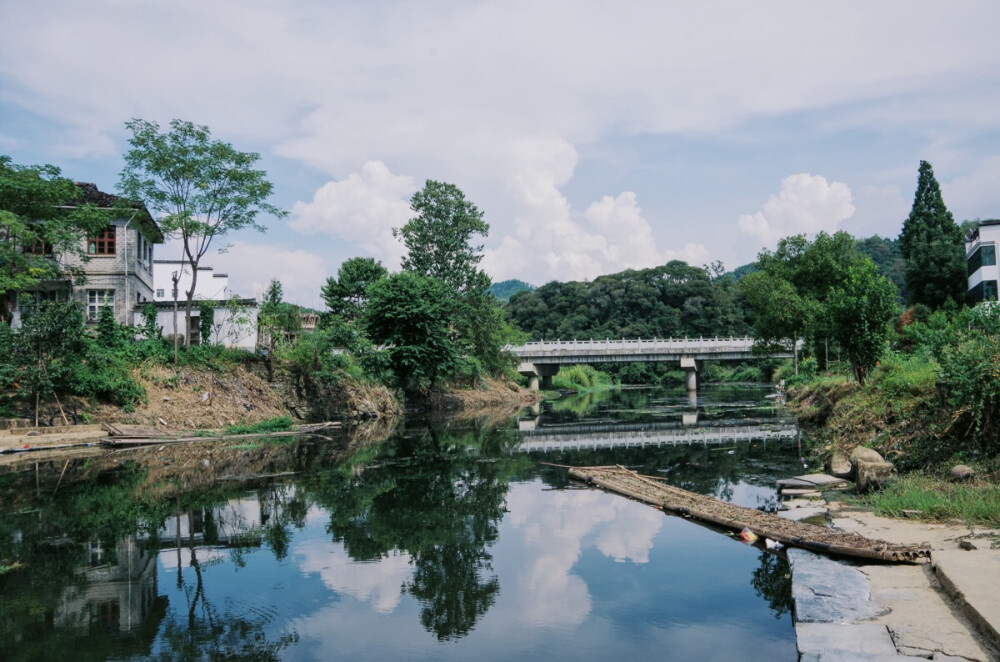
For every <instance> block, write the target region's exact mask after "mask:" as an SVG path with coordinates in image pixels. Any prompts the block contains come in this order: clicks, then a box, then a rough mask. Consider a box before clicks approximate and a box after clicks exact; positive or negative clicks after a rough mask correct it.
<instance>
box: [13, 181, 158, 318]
mask: <svg viewBox="0 0 1000 662" xmlns="http://www.w3.org/2000/svg"><path fill="white" fill-rule="evenodd" d="M77 186H78V187H79V188H80V189H81V190H82V191H83V202H85V203H90V204H93V205H94V206H95V207H97V208H98V209H104V210H108V211H115V212H117V214H116V216H115V217H114V218H113V220H111V221H110V222H109V224H108V225H107V227H105V228H104V229H103V230H102V231H100V232H98V233H96V234H95V235H94V236H91V237H86V238H85V239H83V240H82V241H83V242H84V246H83V248H84V250H85V252H86V254H87V258H86V259H83V258H81V257H79V256H77V255H72V254H66V255H53V256H52V259H53V260H56V261H57V262H58V263H59V265H60V266H61V267H62V268H63V270H64V271H67V270H71V269H76V270H78V271H79V272H80V273H82V274H83V277H82V278H77V279H75V280H74V279H72V278H69V277H67V278H66V279H63V280H58V281H48V282H45V283H43V284H41V285H40V286H38V287H36V288H32V289H31V290H24V291H22V292H18V294H17V301H16V304H15V306H14V310H13V311H11V312H12V314H13V319H12V322H11V323H12V325H13V326H18V325H19V324H20V320H21V315H22V314H23V313H24V312H25V311H26V310H28V309H29V308H31V307H32V306H35V305H37V304H38V303H39V302H41V301H69V300H74V301H78V302H79V303H80V304H81V305H82V306H83V308H84V314H85V315H86V318H87V321H88V322H96V321H97V314H98V311H100V309H101V307H102V306H104V305H108V306H111V308H112V310H114V313H115V319H116V320H117V321H118V323H119V324H129V323H131V320H132V319H133V315H132V311H133V310H134V309H135V308H136V307H140V308H141V307H142V305H144V304H145V303H148V302H151V301H152V300H153V247H154V246H155V245H156V244H162V243H163V233H162V232H161V231H160V228H159V226H158V225H157V224H156V222H155V221H154V220H153V218H152V216H150V214H149V212H148V211H147V210H146V208H145V207H143V206H141V205H139V206H134V207H121V206H120V199H119V198H118V196H115V195H111V194H110V193H103V192H102V191H99V190H98V189H97V186H95V185H94V184H88V183H77Z"/></svg>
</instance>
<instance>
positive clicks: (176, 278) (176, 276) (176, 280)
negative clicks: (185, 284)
mask: <svg viewBox="0 0 1000 662" xmlns="http://www.w3.org/2000/svg"><path fill="white" fill-rule="evenodd" d="M183 268H184V265H183V264H182V265H181V269H183ZM170 280H172V281H173V282H174V333H173V336H174V365H177V290H178V289H179V288H180V285H178V283H179V282H180V280H181V276H180V273H179V272H177V271H175V272H174V273H173V274H171V276H170Z"/></svg>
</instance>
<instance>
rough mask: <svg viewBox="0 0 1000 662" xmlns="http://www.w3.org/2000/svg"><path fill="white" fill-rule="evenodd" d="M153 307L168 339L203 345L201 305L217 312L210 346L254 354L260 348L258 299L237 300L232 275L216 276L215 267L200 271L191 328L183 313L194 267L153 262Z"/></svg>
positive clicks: (139, 321)
mask: <svg viewBox="0 0 1000 662" xmlns="http://www.w3.org/2000/svg"><path fill="white" fill-rule="evenodd" d="M152 270H153V302H152V303H153V306H154V307H155V308H156V325H157V326H158V327H160V333H161V334H162V335H165V336H167V337H172V336H173V335H174V334H176V335H179V336H180V337H181V342H184V339H185V338H186V337H187V336H190V338H191V344H192V345H200V344H202V342H203V341H204V339H203V338H202V337H201V309H200V307H199V305H198V304H199V303H200V302H205V301H207V302H210V303H211V304H212V306H213V308H214V313H213V319H212V337H211V338H210V339H209V342H211V343H212V344H215V345H225V346H227V347H236V348H239V349H247V350H251V351H253V350H254V349H256V347H257V301H256V299H234V298H233V296H234V294H233V292H232V291H230V289H229V275H228V274H224V273H215V269H214V268H212V267H198V280H197V282H195V290H194V302H195V307H194V309H193V310H192V311H191V327H190V328H189V329H186V330H185V328H184V320H185V316H184V312H185V308H186V306H187V291H188V290H189V289H190V288H191V273H192V270H191V264H190V263H188V262H183V263H182V262H181V260H154V261H153V266H152ZM174 274H178V275H179V278H178V280H177V292H176V295H177V296H176V298H177V307H178V313H177V325H176V327H175V326H174V294H175V293H174V281H173V279H174ZM135 323H136V324H137V325H138V324H142V314H141V312H138V311H137V312H136V318H135Z"/></svg>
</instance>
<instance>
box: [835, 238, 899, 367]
mask: <svg viewBox="0 0 1000 662" xmlns="http://www.w3.org/2000/svg"><path fill="white" fill-rule="evenodd" d="M828 303H829V305H828V309H829V316H830V320H831V322H832V327H833V330H834V337H835V338H836V340H837V342H838V343H839V344H840V347H841V348H842V349H843V350H844V353H846V354H847V359H848V360H849V361H850V362H851V369H852V370H853V372H854V376H855V378H856V379H857V380H858V383H860V384H864V382H865V377H866V376H867V375H868V374H869V373H870V372H871V371H872V369H873V368H874V367H875V364H876V363H877V362H878V359H879V357H880V356H881V355H882V352H883V351H884V350H885V346H886V342H887V340H888V338H889V320H891V319H892V318H893V316H894V315H895V314H896V286H895V285H893V284H892V282H891V281H890V280H889V279H888V278H886V277H885V276H883V275H882V274H881V273H879V269H878V267H876V266H875V263H874V262H872V261H871V260H870V259H868V258H864V259H862V260H860V261H859V262H857V263H856V264H854V265H851V267H850V269H849V270H848V274H847V278H846V279H845V280H844V282H843V283H841V284H840V285H837V286H835V287H834V288H833V290H832V291H831V293H830V296H829V302H828Z"/></svg>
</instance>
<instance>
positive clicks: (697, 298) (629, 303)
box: [507, 260, 749, 340]
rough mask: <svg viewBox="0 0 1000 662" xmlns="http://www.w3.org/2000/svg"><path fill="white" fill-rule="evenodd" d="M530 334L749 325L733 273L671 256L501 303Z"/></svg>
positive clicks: (719, 332)
mask: <svg viewBox="0 0 1000 662" xmlns="http://www.w3.org/2000/svg"><path fill="white" fill-rule="evenodd" d="M507 311H508V314H509V316H510V318H511V320H512V321H513V322H514V323H515V324H517V325H518V326H519V327H520V328H521V329H523V330H524V331H525V332H527V334H528V336H529V337H530V339H532V340H542V339H546V338H548V339H552V340H555V339H560V338H561V339H566V340H571V339H586V338H594V339H601V338H622V337H628V338H670V337H674V338H680V337H685V336H689V337H692V336H693V337H698V336H706V337H712V336H730V335H737V336H742V335H745V334H746V333H747V331H748V330H749V326H748V324H747V320H746V316H745V314H744V310H743V305H742V300H741V294H740V292H739V290H738V288H737V287H736V286H735V284H734V282H733V281H732V279H728V278H715V279H713V278H712V277H711V275H710V274H709V273H708V272H707V271H706V270H705V269H700V268H697V267H692V266H689V265H687V264H685V263H684V262H680V261H677V260H675V261H672V262H669V263H667V264H666V265H664V266H661V267H655V268H652V269H640V270H631V269H630V270H628V271H623V272H621V273H617V274H610V275H607V276H600V277H598V278H595V279H594V280H593V282H589V283H581V282H567V283H560V282H552V283H548V284H546V285H543V286H542V287H540V288H538V289H537V290H535V291H534V292H520V293H518V294H515V295H514V296H513V297H511V300H510V302H509V303H508V306H507Z"/></svg>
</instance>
